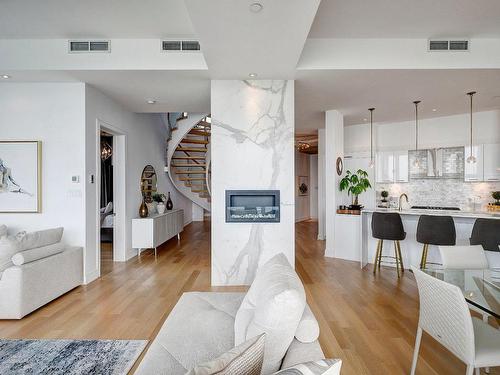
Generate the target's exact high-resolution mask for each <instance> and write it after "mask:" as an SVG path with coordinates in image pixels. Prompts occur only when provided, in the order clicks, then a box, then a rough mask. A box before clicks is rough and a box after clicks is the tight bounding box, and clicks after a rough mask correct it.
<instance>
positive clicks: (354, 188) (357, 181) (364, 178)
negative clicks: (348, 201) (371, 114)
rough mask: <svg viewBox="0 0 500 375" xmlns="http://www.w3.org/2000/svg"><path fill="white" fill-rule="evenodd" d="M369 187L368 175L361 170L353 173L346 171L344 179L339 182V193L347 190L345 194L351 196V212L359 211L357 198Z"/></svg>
mask: <svg viewBox="0 0 500 375" xmlns="http://www.w3.org/2000/svg"><path fill="white" fill-rule="evenodd" d="M371 187H372V185H371V184H370V180H368V173H367V172H366V171H364V170H362V169H358V170H357V171H356V172H355V173H352V172H351V171H347V172H346V175H345V176H344V178H343V179H342V180H340V191H344V190H347V194H351V195H352V205H351V209H353V210H359V209H361V206H360V205H359V202H358V196H359V195H360V194H361V193H364V192H365V191H366V190H368V189H369V188H371Z"/></svg>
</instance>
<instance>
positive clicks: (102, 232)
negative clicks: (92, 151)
mask: <svg viewBox="0 0 500 375" xmlns="http://www.w3.org/2000/svg"><path fill="white" fill-rule="evenodd" d="M96 128H97V129H96V130H97V131H96V151H97V159H96V171H97V173H96V178H95V181H96V201H95V203H96V205H95V209H96V224H97V225H96V249H97V258H96V263H97V264H96V267H97V269H98V274H99V277H102V276H105V275H107V274H109V273H110V272H112V271H113V268H114V266H115V263H116V262H120V261H124V260H126V250H125V223H126V218H125V212H126V209H125V204H126V203H125V186H126V183H125V181H126V175H125V155H126V149H125V145H126V135H125V134H123V133H122V132H121V131H120V130H119V129H116V128H114V127H113V126H111V125H109V124H106V123H103V122H102V121H100V120H97V124H96Z"/></svg>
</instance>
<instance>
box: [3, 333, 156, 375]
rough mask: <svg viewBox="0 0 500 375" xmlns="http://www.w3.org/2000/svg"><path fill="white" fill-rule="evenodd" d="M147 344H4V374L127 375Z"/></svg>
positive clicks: (139, 341) (98, 342) (122, 341)
mask: <svg viewBox="0 0 500 375" xmlns="http://www.w3.org/2000/svg"><path fill="white" fill-rule="evenodd" d="M146 344H147V341H145V340H0V374H11V375H17V374H23V375H25V374H33V375H35V374H47V375H48V374H50V375H59V374H78V375H80V374H81V375H84V374H85V375H87V374H96V375H126V374H127V373H128V372H129V371H130V369H131V368H132V366H133V365H134V363H135V361H136V360H137V358H138V357H139V355H140V354H141V352H142V351H143V350H144V348H145V347H146Z"/></svg>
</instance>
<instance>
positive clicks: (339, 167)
mask: <svg viewBox="0 0 500 375" xmlns="http://www.w3.org/2000/svg"><path fill="white" fill-rule="evenodd" d="M336 167H337V174H338V175H339V176H340V175H342V172H343V171H344V163H343V162H342V158H341V157H340V156H339V157H338V158H337V162H336Z"/></svg>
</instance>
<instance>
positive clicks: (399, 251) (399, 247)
mask: <svg viewBox="0 0 500 375" xmlns="http://www.w3.org/2000/svg"><path fill="white" fill-rule="evenodd" d="M396 243H397V245H398V255H399V263H400V264H401V272H405V267H404V265H403V256H402V255H401V243H400V242H399V241H396Z"/></svg>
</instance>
